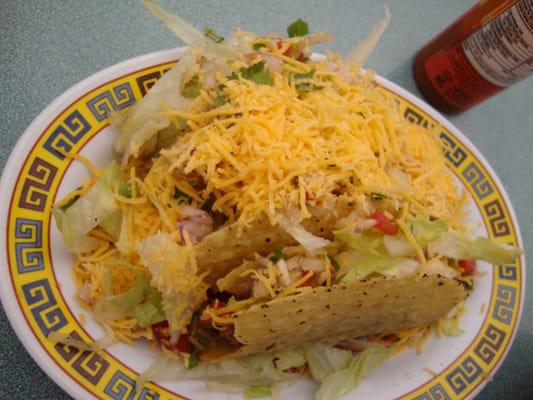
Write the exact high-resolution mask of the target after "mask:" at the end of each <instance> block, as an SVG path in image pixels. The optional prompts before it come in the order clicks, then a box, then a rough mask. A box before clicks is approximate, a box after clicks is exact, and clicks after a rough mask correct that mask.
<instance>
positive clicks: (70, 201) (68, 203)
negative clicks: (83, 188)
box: [59, 194, 80, 211]
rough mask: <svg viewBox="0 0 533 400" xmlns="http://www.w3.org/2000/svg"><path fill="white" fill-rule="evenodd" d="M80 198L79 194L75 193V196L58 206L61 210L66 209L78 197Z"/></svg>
mask: <svg viewBox="0 0 533 400" xmlns="http://www.w3.org/2000/svg"><path fill="white" fill-rule="evenodd" d="M79 198H80V195H79V194H77V195H76V196H74V197H72V198H71V199H70V200H69V201H67V202H66V203H65V204H63V205H62V206H60V207H59V208H60V209H61V210H63V211H67V210H68V209H69V208H70V207H71V206H72V205H73V204H74V203H75V202H76V201H78V199H79Z"/></svg>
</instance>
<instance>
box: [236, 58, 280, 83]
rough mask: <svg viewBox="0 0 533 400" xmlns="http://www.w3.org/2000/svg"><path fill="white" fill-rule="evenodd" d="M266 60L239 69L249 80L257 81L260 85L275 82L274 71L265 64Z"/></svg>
mask: <svg viewBox="0 0 533 400" xmlns="http://www.w3.org/2000/svg"><path fill="white" fill-rule="evenodd" d="M265 64H266V63H265V61H259V62H257V63H255V64H253V65H250V66H249V67H247V68H245V67H242V68H241V69H239V73H240V74H241V76H242V77H243V78H244V79H246V80H249V81H252V82H255V83H257V84H258V85H269V86H272V85H273V84H274V79H273V78H272V73H271V72H270V70H269V69H268V68H266V66H265Z"/></svg>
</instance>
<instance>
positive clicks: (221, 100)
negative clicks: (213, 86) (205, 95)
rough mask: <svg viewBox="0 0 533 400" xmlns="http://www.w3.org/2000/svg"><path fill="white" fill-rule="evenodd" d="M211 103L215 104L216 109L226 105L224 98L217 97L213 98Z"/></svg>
mask: <svg viewBox="0 0 533 400" xmlns="http://www.w3.org/2000/svg"><path fill="white" fill-rule="evenodd" d="M213 102H214V103H215V106H216V107H220V106H223V105H224V104H226V99H225V98H224V97H222V96H220V95H218V96H215V97H214V98H213Z"/></svg>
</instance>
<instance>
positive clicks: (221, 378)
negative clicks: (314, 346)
mask: <svg viewBox="0 0 533 400" xmlns="http://www.w3.org/2000/svg"><path fill="white" fill-rule="evenodd" d="M285 353H286V352H277V353H258V354H253V355H249V356H244V357H240V358H236V359H232V360H223V361H217V362H210V363H202V362H200V363H199V364H198V365H197V366H196V367H195V368H193V369H190V370H189V369H188V368H187V367H186V366H185V365H184V364H183V361H181V360H172V359H169V358H167V357H164V356H161V357H159V358H158V359H156V360H155V362H154V363H153V364H152V365H151V366H150V368H149V369H148V370H146V371H145V372H143V373H142V374H141V376H140V377H139V382H138V385H140V384H141V383H142V382H144V381H146V380H154V379H157V380H161V381H165V380H177V379H187V378H188V379H207V380H209V381H214V382H218V383H223V384H232V385H268V384H271V383H275V382H282V381H287V380H290V379H295V378H298V377H299V376H300V375H298V374H289V373H286V372H283V370H282V369H281V368H280V367H276V363H277V361H279V360H281V359H284V360H289V359H291V358H292V359H293V360H294V364H290V363H288V364H286V363H283V367H287V368H292V367H299V366H301V361H302V359H301V357H299V356H295V354H292V355H285ZM275 360H277V361H276V362H275ZM304 361H305V360H304Z"/></svg>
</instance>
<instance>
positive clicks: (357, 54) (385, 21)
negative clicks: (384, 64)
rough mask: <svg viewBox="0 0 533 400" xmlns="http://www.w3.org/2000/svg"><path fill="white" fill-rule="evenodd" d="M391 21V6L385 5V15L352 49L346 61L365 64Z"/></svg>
mask: <svg viewBox="0 0 533 400" xmlns="http://www.w3.org/2000/svg"><path fill="white" fill-rule="evenodd" d="M389 22H390V12H389V7H387V6H385V15H384V16H383V18H381V19H380V20H379V21H378V22H377V23H376V24H375V25H374V26H373V27H372V30H371V31H370V32H369V34H368V35H367V36H366V37H365V38H364V39H363V40H361V41H360V42H359V43H358V44H357V45H355V47H354V48H353V49H352V50H351V51H350V54H349V55H348V57H347V58H346V61H347V62H348V63H349V64H352V65H364V63H365V62H366V60H367V59H368V57H369V56H370V54H371V53H372V50H374V47H376V45H377V43H378V41H379V39H380V37H381V35H382V34H383V32H385V29H387V26H388V25H389Z"/></svg>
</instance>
